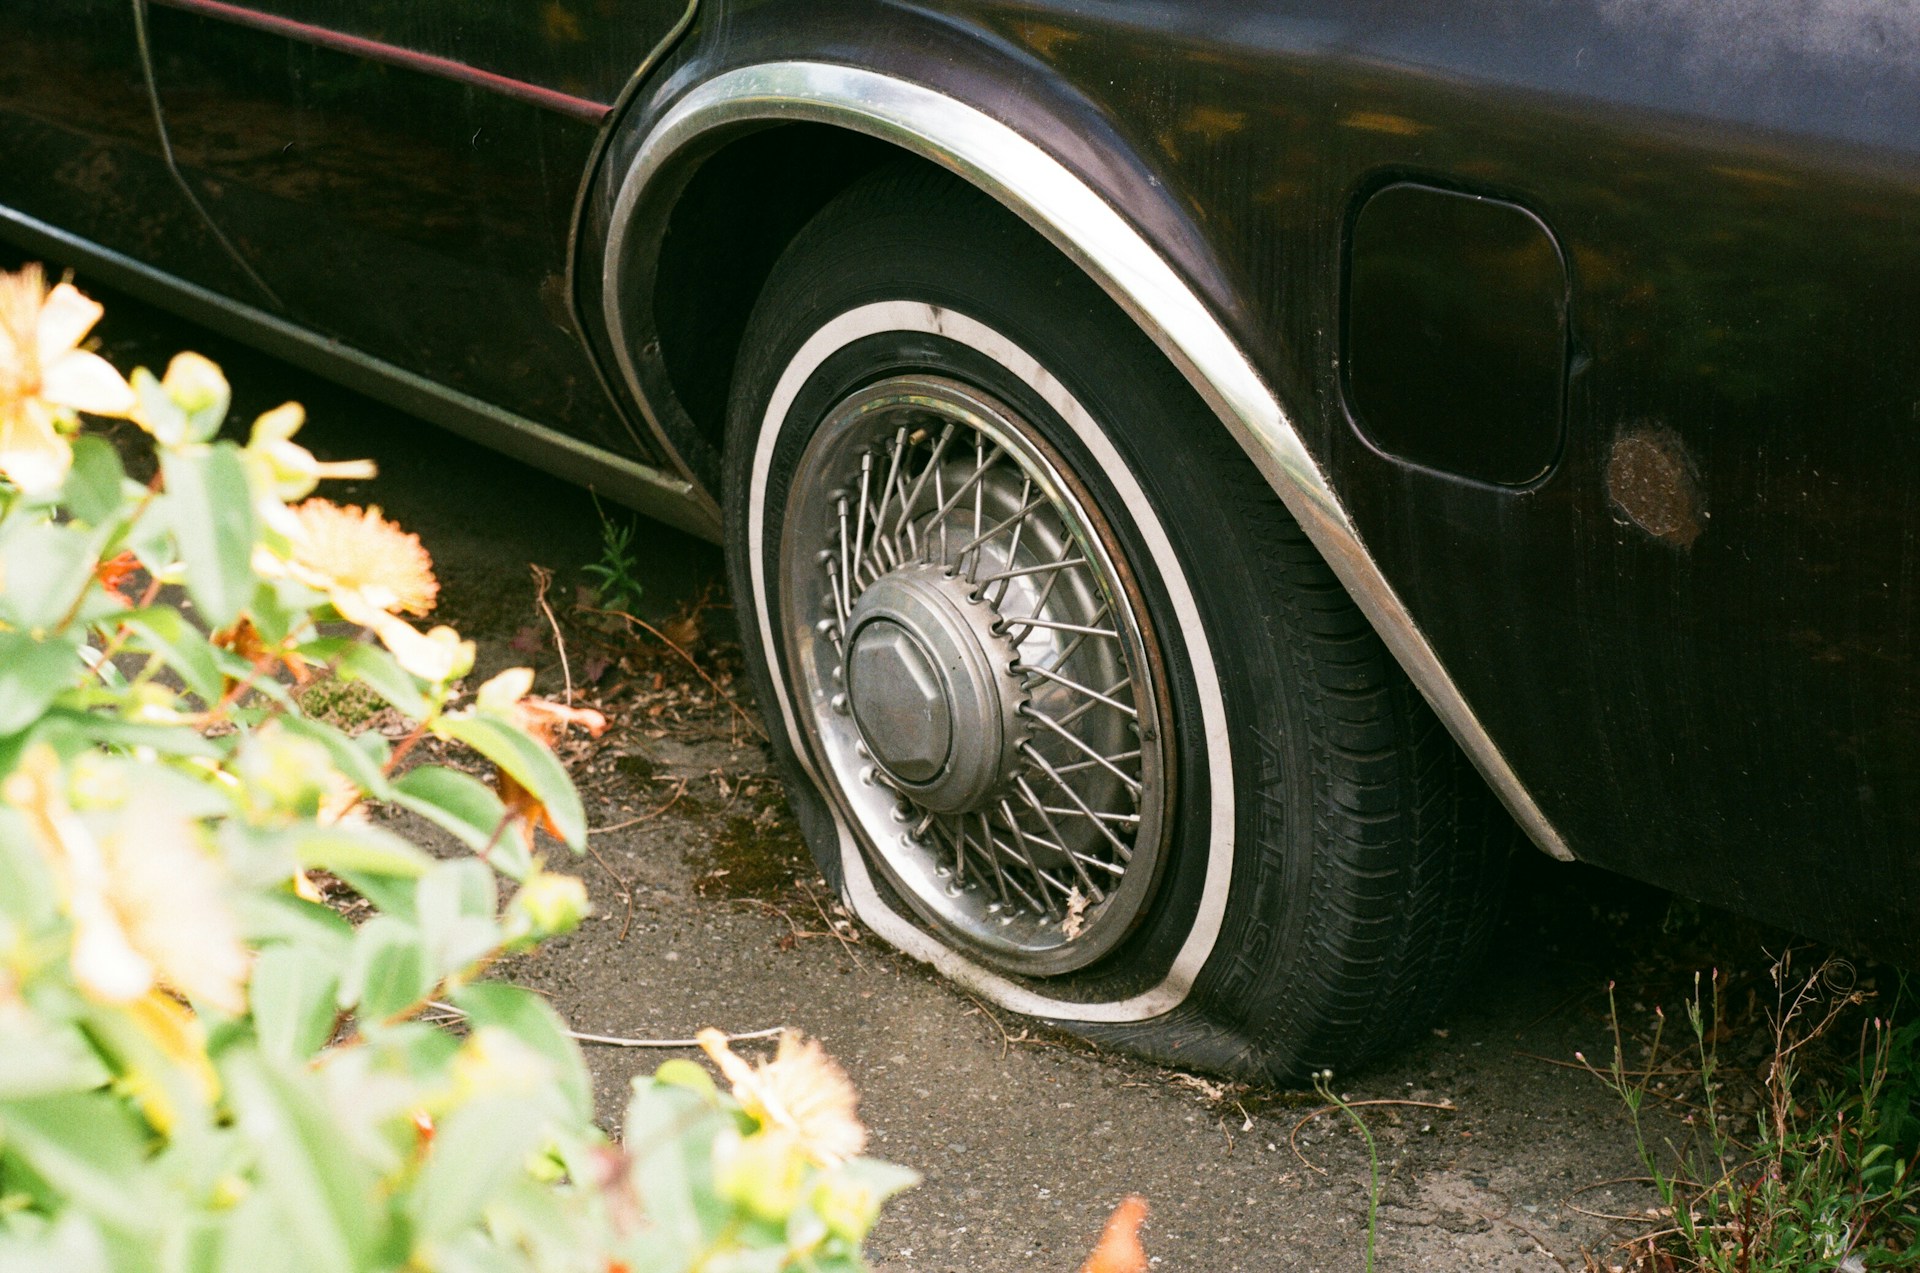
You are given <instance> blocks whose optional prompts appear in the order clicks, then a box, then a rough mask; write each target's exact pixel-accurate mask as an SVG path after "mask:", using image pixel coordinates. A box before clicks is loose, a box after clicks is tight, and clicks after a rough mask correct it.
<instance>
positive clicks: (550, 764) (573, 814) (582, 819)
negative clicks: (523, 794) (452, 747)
mask: <svg viewBox="0 0 1920 1273" xmlns="http://www.w3.org/2000/svg"><path fill="white" fill-rule="evenodd" d="M434 732H435V733H439V734H443V735H445V736H446V737H449V738H453V739H456V740H458V741H460V742H463V743H465V744H466V745H467V746H469V747H471V748H473V749H474V750H475V751H477V752H479V753H480V754H481V755H482V756H485V757H486V758H487V759H488V760H491V761H492V762H493V763H494V764H496V765H498V766H500V768H501V769H503V770H505V771H506V772H507V773H508V774H510V775H511V776H512V777H513V780H514V781H515V782H518V783H519V784H520V785H521V786H523V787H525V788H526V789H527V790H528V791H530V792H532V793H533V797H534V799H536V800H538V801H539V802H540V803H541V804H543V805H545V806H546V807H547V813H548V814H549V815H550V816H551V817H552V818H553V825H554V826H555V827H556V828H558V830H559V832H560V838H561V839H562V840H564V841H565V842H566V845H567V847H568V848H570V849H572V850H573V851H574V852H575V853H584V852H586V850H587V811H586V809H585V808H583V807H582V806H581V804H580V793H579V792H577V791H575V790H574V789H573V780H572V779H571V778H569V777H567V771H566V769H565V768H564V767H563V766H562V765H561V764H560V761H559V759H558V758H557V757H555V756H554V754H553V753H552V752H550V751H548V750H547V749H546V748H545V747H543V746H541V745H540V744H539V743H537V742H535V741H534V740H533V739H532V738H531V737H529V736H528V735H527V734H526V733H525V731H523V730H521V729H519V728H517V727H516V726H513V725H510V724H508V723H507V722H505V721H503V720H500V719H498V718H497V717H493V716H484V715H474V716H448V717H445V718H443V719H441V720H439V721H438V722H436V723H435V725H434Z"/></svg>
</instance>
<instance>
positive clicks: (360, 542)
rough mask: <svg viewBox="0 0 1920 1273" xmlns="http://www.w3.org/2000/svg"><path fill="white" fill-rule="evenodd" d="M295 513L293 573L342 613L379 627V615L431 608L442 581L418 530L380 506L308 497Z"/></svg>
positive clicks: (365, 623) (354, 619) (422, 612)
mask: <svg viewBox="0 0 1920 1273" xmlns="http://www.w3.org/2000/svg"><path fill="white" fill-rule="evenodd" d="M293 512H294V516H295V517H297V518H298V519H299V533H298V534H297V535H295V536H294V537H293V555H292V560H291V561H290V563H289V564H290V565H291V567H292V570H293V574H294V577H295V578H297V579H299V580H301V581H302V582H304V583H307V584H310V585H311V586H313V587H315V588H318V589H320V591H322V592H324V593H326V594H327V599H328V600H329V601H331V602H333V608H334V609H336V610H338V611H339V612H340V614H341V617H343V618H345V619H346V620H348V621H349V622H351V623H358V624H360V625H362V626H363V627H375V626H376V625H377V624H378V623H379V616H381V615H391V614H395V613H398V612H401V611H405V612H406V613H408V614H425V613H427V612H428V611H429V610H431V609H433V603H434V601H435V599H436V598H437V597H438V596H439V594H440V582H439V580H437V579H435V578H434V577H433V559H432V558H431V557H429V556H427V550H426V549H425V548H423V547H421V545H420V537H419V536H418V535H410V534H408V533H407V532H406V531H403V530H401V529H400V527H399V526H397V525H395V524H394V523H393V522H390V521H388V520H387V519H386V518H384V517H382V516H381V515H380V510H379V509H378V508H365V509H363V508H361V507H359V506H358V505H356V504H348V505H347V506H345V507H344V508H343V507H341V506H340V505H338V504H335V503H334V502H333V501H331V500H324V499H310V500H308V501H307V502H306V503H304V504H301V505H299V506H298V507H296V508H295V509H294V510H293ZM416 635H418V634H417V633H416Z"/></svg>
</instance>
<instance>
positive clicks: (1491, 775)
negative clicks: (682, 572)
mask: <svg viewBox="0 0 1920 1273" xmlns="http://www.w3.org/2000/svg"><path fill="white" fill-rule="evenodd" d="M792 121H807V122H813V123H824V124H831V125H835V126H838V127H842V128H846V129H850V130H853V131H856V132H860V133H864V134H866V135H868V136H872V137H876V138H879V139H882V140H884V141H887V142H890V143H892V144H895V145H897V146H900V147H901V148H903V149H905V150H908V151H910V152H912V153H914V154H917V155H919V156H921V157H923V158H926V159H928V160H931V161H933V162H935V163H937V164H939V165H941V166H942V167H944V168H947V169H948V170H950V171H952V172H954V173H956V174H958V175H959V176H961V177H962V178H964V179H965V180H967V181H970V182H972V183H973V184H975V185H977V186H979V187H981V188H982V189H984V190H986V191H987V192H988V193H990V194H991V195H993V196H994V197H995V198H996V199H998V200H999V201H1000V202H1001V203H1003V204H1004V205H1006V206H1007V207H1008V208H1009V209H1010V210H1012V211H1013V212H1015V213H1016V214H1018V215H1019V216H1020V217H1021V218H1022V219H1024V220H1025V221H1026V222H1027V223H1028V224H1029V225H1031V226H1032V227H1033V228H1034V229H1035V230H1036V231H1038V232H1039V233H1041V234H1042V235H1044V236H1045V237H1046V238H1047V239H1048V240H1049V241H1050V242H1052V243H1053V244H1054V245H1055V246H1056V247H1058V248H1059V249H1060V250H1061V251H1063V252H1065V253H1066V254H1067V255H1068V256H1069V257H1070V258H1071V259H1072V260H1074V261H1075V262H1076V263H1077V264H1078V265H1079V266H1080V267H1081V268H1082V269H1084V270H1086V272H1087V273H1088V274H1089V276H1091V277H1092V278H1093V279H1095V280H1096V281H1097V282H1098V283H1099V284H1100V286H1101V287H1102V288H1103V289H1105V290H1106V292H1107V293H1108V294H1109V295H1110V296H1112V297H1113V299H1114V300H1115V301H1116V302H1117V303H1119V305H1120V306H1121V307H1122V308H1123V309H1124V310H1125V311H1126V312H1127V313H1128V314H1129V315H1131V316H1132V317H1133V319H1134V320H1135V321H1136V322H1138V323H1139V324H1140V326H1141V328H1142V329H1143V330H1144V331H1145V332H1146V333H1147V334H1148V335H1149V336H1150V337H1151V338H1152V339H1153V341H1154V343H1155V344H1156V345H1158V346H1159V348H1160V349H1161V350H1162V351H1163V352H1164V353H1165V354H1166V355H1167V357H1169V358H1170V359H1172V360H1173V362H1174V364H1175V365H1176V366H1177V367H1178V368H1179V369H1180V371H1181V372H1182V374H1183V375H1184V376H1185V377H1186V378H1187V380H1188V381H1189V382H1190V383H1191V384H1192V385H1193V387H1194V389H1195V390H1196V391H1197V392H1198V393H1199V394H1200V395H1201V397H1202V398H1203V399H1204V400H1205V401H1206V402H1207V403H1208V405H1209V406H1211V407H1212V408H1213V410H1214V411H1215V412H1216V413H1217V414H1218V416H1219V417H1220V419H1221V421H1222V423H1223V424H1224V425H1225V426H1226V427H1227V428H1228V430H1229V431H1230V432H1231V433H1232V434H1233V436H1234V437H1235V438H1236V440H1238V442H1239V443H1240V445H1241V446H1242V447H1243V448H1244V449H1245V451H1246V453H1247V455H1248V456H1249V457H1250V458H1251V459H1252V460H1253V462H1254V463H1255V465H1256V466H1258V468H1259V469H1260V472H1261V473H1262V474H1263V475H1264V476H1265V478H1266V479H1267V481H1268V482H1269V483H1270V484H1271V485H1272V487H1273V489H1274V491H1275V492H1276V493H1277V494H1278V495H1279V496H1280V498H1281V499H1282V500H1283V501H1284V502H1285V504H1286V506H1287V508H1288V509H1289V510H1290V511H1291V512H1292V514H1293V515H1294V517H1295V518H1296V519H1298V521H1299V522H1300V524H1301V526H1302V527H1303V528H1304V529H1305V530H1306V532H1307V534H1308V535H1309V537H1310V538H1311V539H1312V540H1313V542H1314V544H1315V546H1316V547H1317V548H1318V549H1319V550H1320V552H1321V554H1322V555H1323V556H1324V557H1325V558H1326V560H1327V563H1328V564H1329V565H1330V566H1331V567H1332V569H1333V570H1334V572H1335V574H1336V575H1337V576H1338V577H1339V578H1340V580H1341V582H1342V583H1343V584H1344V585H1345V586H1346V588H1347V589H1348V591H1349V592H1350V593H1351V594H1352V596H1353V598H1354V600H1355V601H1356V603H1357V604H1358V605H1359V606H1360V608H1361V610H1362V611H1363V612H1364V613H1365V614H1366V615H1367V617H1368V619H1369V620H1370V621H1371V622H1372V624H1373V625H1374V627H1375V629H1376V630H1377V631H1378V632H1379V633H1380V635H1381V637H1382V639H1383V640H1384V641H1385V642H1386V644H1387V646H1388V648H1389V649H1390V650H1391V651H1392V652H1393V655H1394V657H1395V658H1396V659H1397V660H1398V661H1399V663H1400V664H1401V666H1402V667H1403V668H1404V669H1405V670H1406V672H1407V673H1408V675H1409V676H1410V677H1411V678H1412V680H1413V681H1414V683H1415V684H1416V685H1417V686H1418V687H1419V688H1420V691H1421V693H1422V694H1424V695H1425V697H1426V699H1427V701H1428V702H1429V703H1430V704H1431V705H1432V706H1433V709H1434V711H1435V712H1436V713H1437V714H1438V715H1439V717H1440V719H1441V720H1442V721H1443V722H1444V723H1445V725H1446V726H1447V728H1448V730H1449V731H1450V732H1451V733H1452V735H1453V737H1454V738H1455V739H1456V740H1457V741H1458V742H1459V744H1460V745H1461V747H1462V748H1463V749H1464V750H1465V751H1466V753H1467V755H1468V756H1469V757H1470V758H1471V759H1472V760H1473V762H1474V764H1475V765H1476V767H1478V769H1479V770H1480V772H1481V773H1482V775H1484V776H1485V778H1486V779H1487V781H1488V783H1489V784H1490V785H1491V786H1492V788H1493V789H1494V791H1495V792H1496V793H1497V794H1498V795H1499V797H1500V799H1501V800H1502V802H1503V803H1504V804H1505V805H1506V807H1507V808H1508V810H1509V811H1510V812H1511V813H1512V814H1513V816H1514V818H1515V819H1516V820H1517V821H1518V822H1519V824H1520V825H1521V827H1522V828H1523V829H1525V831H1526V832H1527V834H1528V835H1529V836H1530V837H1531V838H1532V839H1533V841H1534V842H1535V843H1536V844H1537V845H1539V847H1540V848H1542V849H1543V850H1545V851H1546V852H1547V853H1549V854H1551V855H1552V856H1554V857H1556V858H1560V859H1562V860H1571V859H1572V857H1573V854H1572V853H1571V851H1570V850H1569V849H1568V848H1567V846H1566V844H1565V842H1564V841H1563V839H1562V838H1561V836H1560V834H1559V833H1558V832H1557V831H1556V830H1555V828H1554V827H1553V826H1552V824H1550V823H1549V822H1548V821H1547V819H1546V817H1545V815H1544V814H1543V813H1542V812H1541V810H1540V808H1539V806H1538V805H1537V804H1536V803H1535V801H1534V799H1533V797H1532V795H1531V794H1530V793H1529V792H1528V791H1527V789H1526V788H1525V787H1524V786H1523V785H1522V783H1521V782H1520V780H1519V777H1518V776H1517V775H1516V774H1515V772H1514V770H1513V768H1512V767H1511V766H1510V765H1509V764H1508V762H1507V761H1506V759H1505V757H1504V756H1503V755H1502V754H1501V752H1500V749H1499V747H1498V746H1497V745H1496V744H1495V743H1494V741H1493V739H1492V737H1491V736H1490V735H1489V734H1488V733H1487V731H1486V729H1485V728H1484V727H1483V726H1482V724H1481V723H1480V721H1479V719H1478V717H1477V716H1476V715H1475V713H1474V711H1473V708H1472V706H1471V705H1470V704H1469V703H1468V702H1467V701H1466V699H1465V697H1464V696H1463V695H1462V694H1461V692H1460V690H1459V688H1458V687H1457V686H1456V685H1455V683H1454V681H1453V679H1452V677H1451V676H1449V674H1448V672H1447V669H1446V668H1445V666H1444V665H1442V663H1441V662H1440V659H1439V657H1438V656H1437V655H1436V654H1435V652H1434V650H1433V648H1432V647H1431V645H1430V644H1429V643H1428V641H1427V639H1426V637H1425V636H1424V635H1423V634H1422V632H1421V630H1420V628H1419V626H1418V624H1416V623H1415V622H1414V620H1413V617H1412V615H1411V614H1410V613H1409V612H1408V611H1407V608H1406V607H1405V605H1404V604H1403V603H1402V602H1401V600H1400V598H1399V597H1398V596H1397V595H1396V593H1395V592H1394V590H1393V588H1392V587H1391V585H1390V584H1389V583H1388V582H1387V579H1386V578H1385V576H1384V575H1383V574H1382V573H1381V571H1380V569H1379V567H1378V566H1377V565H1376V564H1375V562H1374V561H1373V559H1372V557H1371V556H1370V555H1369V554H1368V552H1367V549H1366V546H1365V545H1364V544H1363V543H1362V542H1361V540H1360V536H1359V534H1358V532H1357V531H1356V530H1355V528H1354V525H1353V522H1352V520H1351V519H1350V518H1349V517H1348V515H1347V513H1346V510H1345V509H1344V508H1343V507H1342V504H1341V502H1340V499H1339V497H1338V496H1337V495H1336V494H1335V492H1334V491H1333V489H1332V487H1331V486H1330V485H1329V484H1328V482H1327V479H1326V475H1325V474H1324V472H1323V471H1322V470H1321V468H1320V466H1319V464H1318V463H1317V462H1316V461H1315V459H1314V457H1313V456H1312V455H1311V454H1310V453H1309V452H1308V450H1307V448H1306V446H1305V444H1304V443H1303V442H1302V440H1301V437H1300V434H1299V432H1298V430H1297V429H1296V428H1295V426H1294V424H1293V422H1292V420H1291V418H1290V417H1289V414H1288V412H1287V411H1286V409H1285V408H1284V407H1283V405H1282V404H1281V402H1280V401H1279V399H1278V397H1277V395H1276V394H1275V393H1274V391H1273V390H1272V389H1271V388H1270V387H1269V386H1268V384H1267V383H1266V381H1265V380H1264V379H1263V378H1262V376H1261V375H1260V374H1259V372H1258V371H1257V370H1256V369H1255V367H1254V364H1253V362H1252V361H1251V360H1250V359H1249V358H1248V357H1247V355H1246V354H1245V353H1244V351H1243V350H1242V349H1241V348H1240V347H1239V345H1238V344H1237V343H1236V342H1235V341H1234V339H1233V338H1232V336H1231V335H1230V334H1229V333H1228V331H1227V329H1226V328H1225V327H1224V326H1223V325H1222V323H1221V322H1220V321H1219V319H1218V318H1216V317H1215V315H1214V313H1213V312H1212V310H1210V309H1209V308H1208V306H1207V305H1206V304H1205V303H1204V302H1203V301H1202V300H1201V298H1200V296H1199V295H1198V294H1196V292H1195V290H1194V289H1193V288H1192V287H1191V286H1190V285H1189V284H1188V282H1187V281H1186V280H1185V279H1184V278H1183V277H1182V276H1181V275H1180V273H1179V272H1177V271H1176V270H1175V269H1174V268H1173V266H1172V265H1170V264H1169V262H1168V260H1167V259H1166V257H1165V256H1164V255H1163V254H1162V253H1161V252H1160V251H1159V250H1157V249H1156V247H1155V245H1154V244H1153V243H1152V242H1150V241H1149V240H1148V239H1147V238H1146V237H1145V236H1144V235H1143V234H1142V233H1141V232H1140V231H1139V230H1138V229H1136V228H1135V226H1134V225H1133V224H1132V223H1131V222H1130V221H1129V220H1128V219H1127V218H1126V217H1124V216H1123V215H1121V213H1120V212H1118V211H1117V210H1116V209H1115V208H1114V207H1113V205H1112V204H1110V203H1109V202H1108V201H1107V200H1106V199H1105V198H1103V197H1102V196H1101V195H1100V194H1099V193H1098V192H1097V191H1096V190H1094V189H1093V188H1092V187H1091V186H1090V185H1089V184H1088V183H1087V182H1086V181H1084V180H1083V179H1082V178H1081V177H1080V176H1079V175H1077V174H1076V173H1075V172H1074V171H1072V170H1071V169H1069V168H1068V167H1067V166H1066V164H1064V163H1062V162H1061V161H1060V160H1059V159H1057V158H1056V157H1055V156H1054V155H1052V154H1051V153H1049V152H1048V151H1047V150H1044V149H1042V148H1041V147H1040V146H1039V145H1037V144H1036V143H1035V142H1034V141H1032V140H1030V139H1029V138H1028V137H1027V136H1025V135H1023V134H1022V133H1021V132H1019V131H1017V130H1015V129H1014V128H1013V127H1011V126H1009V125H1008V124H1006V123H1003V122H1002V121H1001V120H999V119H997V118H995V117H994V116H992V115H989V114H988V113H987V112H985V111H983V110H981V109H979V108H978V107H976V106H973V105H971V104H969V103H967V102H964V101H961V100H959V99H958V98H955V97H953V96H949V95H948V94H946V93H943V92H940V91H938V90H935V89H933V88H929V87H926V86H924V85H922V84H918V83H914V82H910V81H908V80H905V79H901V78H897V77H895V76H892V75H888V74H883V73H881V72H878V71H874V70H868V69H863V68H859V67H853V66H845V65H837V64H832V63H827V62H819V61H778V62H765V63H760V64H755V65H747V66H741V67H736V68H734V69H731V70H727V71H723V72H721V73H719V74H717V75H715V76H713V77H712V78H710V79H706V80H704V81H702V82H699V83H697V84H695V85H694V86H693V87H691V88H690V89H688V90H687V91H686V92H685V93H684V94H682V95H681V96H680V97H679V98H678V99H677V100H676V101H674V102H673V104H672V105H671V106H670V107H668V108H667V109H666V110H665V112H664V113H663V114H661V115H660V116H659V117H658V118H657V120H656V121H655V122H654V123H653V124H652V126H651V127H650V128H649V129H648V130H647V132H646V133H645V135H644V136H643V137H642V139H641V140H640V141H639V143H638V146H637V149H636V150H635V151H634V152H633V155H632V158H631V160H630V161H629V162H628V164H627V166H626V170H625V172H624V174H622V175H621V176H620V177H619V179H618V186H617V194H616V195H615V196H614V201H613V206H612V211H611V216H610V233H609V236H608V239H607V245H606V252H605V256H604V258H603V261H604V264H603V267H602V270H603V272H602V275H601V278H600V280H599V282H600V299H601V304H602V307H603V316H604V321H605V323H606V332H607V334H608V336H609V338H610V343H611V345H612V352H613V357H614V360H615V362H616V365H617V367H618V371H619V375H620V378H621V379H622V380H623V381H624V383H625V386H626V388H627V389H628V391H629V392H630V393H632V395H633V396H634V398H635V400H636V401H638V402H639V403H640V404H641V405H642V407H643V409H644V410H645V411H646V413H647V415H648V418H649V422H650V423H651V424H652V425H653V426H654V428H655V430H656V433H658V432H660V429H659V412H660V411H661V410H662V409H663V408H662V406H661V405H660V404H659V403H658V401H657V399H656V397H655V395H654V394H652V393H650V392H649V386H648V383H647V380H648V377H646V376H644V375H643V374H642V370H641V367H640V365H639V362H638V360H637V359H636V357H635V351H636V349H638V348H639V347H640V345H641V343H642V341H643V340H644V337H643V336H642V335H641V334H640V333H639V332H638V331H637V330H636V325H635V324H634V323H633V321H632V319H631V315H630V312H629V309H628V307H627V306H625V305H623V304H621V303H620V298H622V297H625V296H634V295H645V294H647V293H646V292H645V291H644V290H636V286H637V285H643V284H645V283H648V282H650V281H651V279H650V266H651V260H652V255H651V253H650V252H649V251H647V250H646V249H645V248H644V247H642V246H641V245H639V244H638V243H636V242H635V241H634V240H635V238H636V237H637V233H638V232H636V230H635V228H634V227H636V226H637V225H640V224H642V223H643V222H642V219H641V218H640V216H639V208H640V206H641V204H642V201H643V200H647V199H650V198H652V197H653V196H654V195H655V193H656V190H655V180H656V178H658V177H660V176H661V174H662V173H663V172H666V171H667V170H668V169H669V168H670V167H671V165H672V163H673V161H674V159H675V158H676V156H679V155H681V154H682V153H683V152H686V151H688V150H689V148H693V147H696V145H697V144H698V143H700V142H701V141H702V139H705V138H709V137H711V136H712V135H713V134H715V133H716V132H718V131H721V130H732V129H736V128H738V127H740V126H743V125H750V124H754V123H766V122H792ZM663 440H664V435H663Z"/></svg>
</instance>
